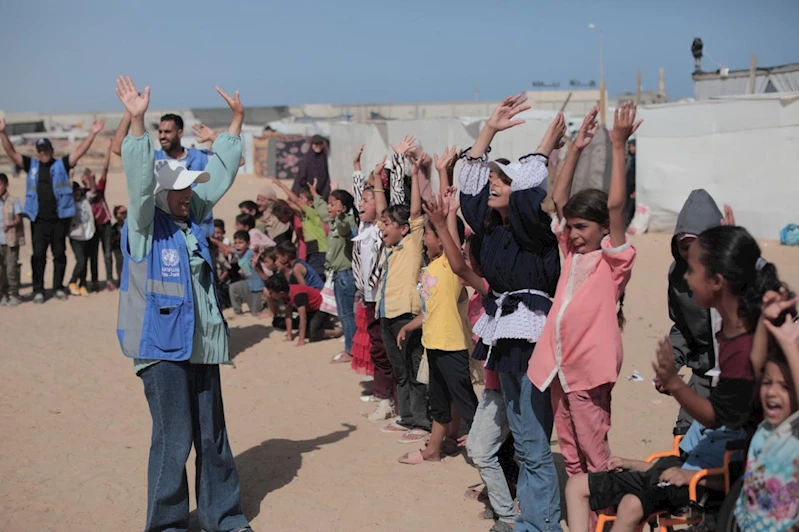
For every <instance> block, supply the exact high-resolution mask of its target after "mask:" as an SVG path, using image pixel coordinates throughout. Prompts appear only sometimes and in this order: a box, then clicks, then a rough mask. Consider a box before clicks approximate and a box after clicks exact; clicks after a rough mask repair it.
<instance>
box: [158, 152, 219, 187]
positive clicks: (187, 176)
mask: <svg viewBox="0 0 799 532" xmlns="http://www.w3.org/2000/svg"><path fill="white" fill-rule="evenodd" d="M210 179H211V174H209V173H208V172H205V171H202V172H198V171H193V170H186V167H185V166H183V165H182V164H180V162H178V161H175V160H166V159H162V160H160V161H155V192H154V193H156V194H157V193H158V192H160V191H162V190H183V189H186V188H189V187H190V186H192V185H194V184H198V183H207V182H208V181H209V180H210Z"/></svg>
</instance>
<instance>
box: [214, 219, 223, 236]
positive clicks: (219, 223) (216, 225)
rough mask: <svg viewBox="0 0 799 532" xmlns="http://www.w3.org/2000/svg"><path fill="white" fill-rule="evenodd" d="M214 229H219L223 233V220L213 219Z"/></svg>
mask: <svg viewBox="0 0 799 532" xmlns="http://www.w3.org/2000/svg"><path fill="white" fill-rule="evenodd" d="M214 228H219V229H221V230H222V232H223V233H224V232H225V220H220V219H219V218H214Z"/></svg>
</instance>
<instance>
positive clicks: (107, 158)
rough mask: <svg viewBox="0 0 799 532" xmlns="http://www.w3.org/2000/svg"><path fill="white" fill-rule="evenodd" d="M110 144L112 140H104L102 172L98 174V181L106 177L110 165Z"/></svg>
mask: <svg viewBox="0 0 799 532" xmlns="http://www.w3.org/2000/svg"><path fill="white" fill-rule="evenodd" d="M111 144H112V141H110V140H107V141H105V158H103V172H102V173H101V174H100V181H106V180H107V179H108V169H109V168H110V167H111Z"/></svg>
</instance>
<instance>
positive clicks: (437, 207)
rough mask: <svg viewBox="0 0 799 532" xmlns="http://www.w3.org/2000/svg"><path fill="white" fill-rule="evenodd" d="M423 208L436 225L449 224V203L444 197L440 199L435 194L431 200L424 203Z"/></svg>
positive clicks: (443, 225)
mask: <svg viewBox="0 0 799 532" xmlns="http://www.w3.org/2000/svg"><path fill="white" fill-rule="evenodd" d="M422 209H423V210H424V212H425V214H427V216H428V218H430V223H432V224H433V225H434V226H436V227H446V226H447V215H448V214H449V204H448V203H447V202H446V201H444V200H443V199H441V200H440V199H439V198H437V197H436V196H435V195H433V196H432V197H431V198H430V200H429V201H427V202H426V204H423V205H422Z"/></svg>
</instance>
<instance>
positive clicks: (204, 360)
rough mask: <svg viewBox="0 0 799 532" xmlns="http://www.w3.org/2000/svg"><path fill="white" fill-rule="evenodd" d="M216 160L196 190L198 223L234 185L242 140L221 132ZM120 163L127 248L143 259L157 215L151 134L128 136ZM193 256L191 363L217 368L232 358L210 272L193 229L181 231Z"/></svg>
mask: <svg viewBox="0 0 799 532" xmlns="http://www.w3.org/2000/svg"><path fill="white" fill-rule="evenodd" d="M213 150H214V152H215V153H216V157H214V158H212V159H211V160H210V161H209V162H208V166H207V167H206V171H207V172H208V173H209V174H210V175H211V179H210V180H209V181H208V182H206V183H200V184H198V185H197V186H196V187H194V190H193V192H194V193H193V194H192V198H191V205H190V207H191V213H192V216H193V217H194V219H195V220H196V221H197V222H200V221H202V220H203V219H204V218H205V216H206V215H207V214H208V213H209V212H211V209H213V207H214V205H216V203H217V202H218V201H219V200H220V199H222V196H224V195H225V193H226V192H227V191H228V190H229V189H230V187H231V186H232V185H233V181H234V179H235V178H236V173H237V172H238V169H239V162H240V161H241V152H242V143H241V138H240V137H233V136H231V135H229V134H228V133H223V134H221V135H219V137H217V139H216V142H214V145H213ZM122 164H123V166H124V167H125V174H126V177H127V187H128V198H129V205H128V246H129V248H130V255H131V257H132V258H133V259H134V260H142V259H143V258H144V257H146V256H147V254H148V253H149V252H150V249H151V247H152V241H153V217H154V216H155V209H156V207H155V194H154V190H155V148H154V146H153V141H152V138H151V137H150V135H148V134H145V135H143V136H141V137H133V136H131V135H128V136H127V137H126V138H125V140H124V142H123V143H122ZM181 233H182V234H183V236H184V238H185V239H186V249H187V251H188V253H189V267H190V270H191V282H192V288H193V294H194V343H193V345H192V352H191V358H190V359H189V362H191V363H193V364H219V363H222V362H226V361H228V360H229V352H228V341H227V334H226V333H225V323H224V321H223V320H222V311H221V310H220V309H219V306H218V304H217V300H216V297H215V296H214V287H213V277H212V276H211V269H210V267H209V266H208V265H207V264H206V263H205V261H204V260H203V259H202V257H201V256H199V254H196V253H194V251H195V250H196V249H197V245H198V243H197V237H196V236H195V235H194V234H192V232H191V227H188V228H187V229H185V230H182V231H181ZM156 362H158V360H151V359H144V358H137V359H135V360H134V369H135V370H136V372H137V373H138V372H139V371H141V370H143V369H144V368H146V367H148V366H151V365H152V364H155V363H156Z"/></svg>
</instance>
